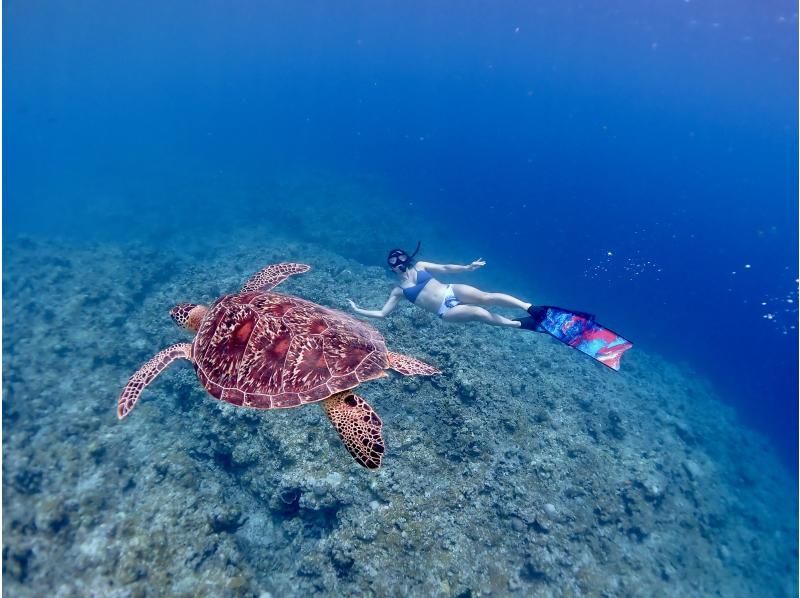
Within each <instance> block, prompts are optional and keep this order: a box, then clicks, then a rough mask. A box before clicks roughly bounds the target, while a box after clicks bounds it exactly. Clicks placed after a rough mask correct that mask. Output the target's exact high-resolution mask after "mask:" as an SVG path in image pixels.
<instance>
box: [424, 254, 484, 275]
mask: <svg viewBox="0 0 800 598" xmlns="http://www.w3.org/2000/svg"><path fill="white" fill-rule="evenodd" d="M415 265H416V267H417V268H418V269H420V270H427V271H428V272H430V273H431V274H457V273H458V272H472V271H473V270H477V269H478V268H482V267H483V266H485V265H486V262H485V261H483V259H481V258H478V259H477V260H475V261H474V262H472V263H471V264H467V265H466V266H458V265H456V264H434V263H433V262H417V263H416V264H415Z"/></svg>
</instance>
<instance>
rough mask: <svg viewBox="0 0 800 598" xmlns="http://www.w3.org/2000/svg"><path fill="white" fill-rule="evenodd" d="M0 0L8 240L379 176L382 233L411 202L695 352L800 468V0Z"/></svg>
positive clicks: (521, 282) (550, 284) (538, 274)
mask: <svg viewBox="0 0 800 598" xmlns="http://www.w3.org/2000/svg"><path fill="white" fill-rule="evenodd" d="M4 16H5V17H6V19H5V28H4V32H5V34H6V35H5V41H4V43H5V47H6V49H7V51H6V52H5V54H4V63H3V66H4V67H5V68H4V71H5V75H6V76H5V85H4V88H3V99H4V116H5V118H4V124H5V127H4V133H3V141H4V146H5V149H6V152H5V160H4V163H3V172H4V174H5V177H4V178H5V186H4V202H3V203H4V207H5V218H4V221H3V230H4V232H5V233H6V235H14V234H16V233H22V232H33V233H36V234H44V235H48V234H52V235H68V236H75V237H80V238H84V239H91V238H109V237H111V238H117V239H119V238H123V239H124V238H137V237H144V238H148V234H152V230H148V226H152V225H151V224H146V225H145V224H137V221H136V220H133V221H131V220H129V219H126V220H125V221H124V222H120V221H116V222H109V221H108V220H109V219H108V218H103V216H102V213H103V210H104V209H105V208H106V207H108V208H110V207H111V206H114V207H119V206H120V205H122V206H125V205H126V204H127V205H128V206H129V207H132V208H133V209H136V206H137V205H146V210H147V211H148V212H151V213H154V212H157V211H158V210H159V207H158V206H159V205H160V204H171V207H172V208H173V209H174V210H175V211H174V212H169V213H170V214H171V215H172V214H176V213H177V214H180V213H182V212H184V213H186V214H187V216H186V218H185V219H181V222H172V223H170V222H162V223H161V226H162V227H163V226H167V227H170V226H174V227H175V228H179V227H180V228H182V229H184V230H186V229H187V228H191V227H195V228H196V231H197V232H198V233H199V234H204V233H205V232H206V231H207V229H208V226H207V223H208V220H209V219H215V218H218V216H217V212H219V211H220V209H221V207H220V206H224V210H225V212H226V213H227V214H228V215H230V216H231V218H232V219H233V220H235V219H236V217H237V214H239V215H241V218H242V219H243V220H244V219H246V218H247V217H250V215H251V213H252V208H253V206H252V205H248V202H251V203H253V204H257V203H258V202H260V201H263V200H262V199H260V198H259V193H258V191H259V188H260V187H259V186H263V185H264V182H265V181H268V180H270V177H271V176H275V175H276V173H280V172H282V171H284V170H287V169H303V168H324V169H328V170H332V171H335V172H338V173H342V174H343V175H345V176H351V175H353V176H358V175H361V176H364V175H369V176H375V177H378V178H380V179H381V180H384V181H386V184H387V185H388V186H390V187H391V188H393V189H395V190H397V192H398V193H397V195H398V196H401V197H403V198H404V199H407V204H406V203H405V202H404V201H401V202H400V203H399V204H398V205H397V206H393V207H392V209H393V210H394V214H395V215H396V218H397V223H398V224H397V230H398V234H397V238H396V239H392V240H391V241H392V242H391V243H390V242H388V241H387V246H388V245H391V244H393V243H395V244H396V243H397V242H402V243H405V244H406V245H407V246H408V247H409V248H410V247H412V246H413V244H414V243H415V242H416V240H417V238H416V236H415V234H416V233H415V231H414V230H413V227H409V228H411V230H407V229H405V228H404V227H403V222H404V219H405V216H406V215H407V214H410V213H414V215H417V216H420V217H422V218H424V219H428V220H431V221H434V222H441V223H446V226H447V227H448V230H449V232H450V234H451V235H452V237H453V242H455V240H456V239H457V240H458V242H459V246H460V247H464V248H469V249H468V250H469V251H471V252H472V254H474V255H472V254H470V255H461V256H456V255H453V256H448V258H450V259H461V260H466V259H472V258H474V257H478V255H481V256H483V257H486V258H487V259H489V261H490V264H491V265H492V266H495V267H496V268H498V269H501V270H502V272H503V273H504V275H505V281H506V282H507V283H508V284H511V285H513V286H514V288H515V290H517V291H519V292H520V293H521V294H525V295H530V294H531V293H533V292H535V293H536V296H534V297H533V300H534V301H535V302H542V303H555V304H565V305H572V306H576V307H577V308H580V309H586V310H591V311H594V312H596V313H599V314H601V315H602V317H603V319H604V320H605V321H607V322H613V323H614V325H615V327H616V328H618V329H621V330H625V331H626V332H627V334H628V335H629V336H630V337H631V338H633V339H634V340H636V341H637V344H638V345H639V346H641V347H643V348H647V349H648V350H651V351H655V352H658V353H661V354H663V355H665V356H667V357H669V358H671V359H675V360H680V361H682V362H687V363H690V364H692V365H693V366H694V367H695V368H696V369H697V371H698V372H699V373H702V375H706V376H709V377H711V378H713V380H714V382H715V383H716V384H717V385H719V386H720V387H721V388H723V389H724V390H725V393H726V396H727V397H728V399H729V400H730V402H731V403H733V404H735V405H736V406H737V408H738V409H739V410H740V412H741V413H742V414H743V417H744V419H746V420H747V421H748V422H749V423H751V424H752V425H753V426H755V427H757V428H758V429H760V430H763V431H764V432H765V433H766V434H768V435H769V437H770V438H771V440H772V441H773V442H774V443H775V445H776V446H778V447H779V448H780V450H781V452H782V454H783V456H784V458H785V460H786V462H787V463H788V464H790V465H791V466H792V467H793V468H794V465H795V464H796V463H797V459H796V447H797V362H798V354H797V327H796V324H797V322H796V321H797V259H796V247H797V201H796V200H797V113H796V112H797V111H796V105H797V73H796V71H797V68H796V66H797V58H796V52H795V48H796V42H797V15H796V7H795V6H794V4H792V3H790V2H777V1H770V2H759V3H748V2H737V3H730V2H722V1H715V2H714V1H712V2H700V1H680V2H678V1H675V2H667V1H663V2H645V3H630V2H607V3H603V6H602V7H601V6H597V5H592V4H591V3H582V2H538V3H536V4H535V5H531V4H530V3H525V2H514V3H505V4H504V5H503V6H502V7H498V6H489V5H487V4H485V3H481V2H469V3H459V4H458V5H453V4H450V3H441V4H436V5H430V3H405V4H404V5H403V6H402V7H401V6H394V7H391V8H390V7H385V6H380V5H373V4H370V3H360V2H352V3H344V4H340V3H337V4H336V5H327V4H324V3H312V4H304V3H300V4H295V3H273V4H269V5H266V4H263V3H236V4H235V5H233V6H230V5H228V4H227V3H223V2H199V3H198V2H191V3H188V2H187V3H182V2H170V3H166V4H157V3H153V4H151V5H148V6H147V7H146V8H145V7H143V6H142V5H140V4H138V3H115V4H113V5H109V4H107V3H103V2H92V1H83V2H78V3H74V2H44V3H25V2H8V3H6V4H5V6H4ZM195 188H201V190H200V191H199V192H198V191H197V190H196V189H195ZM231 189H236V190H242V189H244V190H246V192H243V193H239V194H233V193H232V192H231ZM321 201H325V200H324V199H321ZM343 209H347V208H346V207H343ZM353 209H364V208H363V207H354V208H353ZM163 230H164V229H163V228H160V229H159V231H163ZM167 230H170V229H169V228H168V229H167ZM352 234H353V235H354V236H356V237H358V234H359V232H358V231H353V232H352ZM424 241H426V240H424ZM427 241H428V242H430V241H431V240H427ZM449 243H450V241H449V240H447V239H444V240H443V243H442V244H443V245H444V246H448V244H449ZM374 255H375V256H376V257H377V256H380V253H379V251H378V250H377V248H376V249H374ZM380 257H382V256H380ZM380 257H378V260H379V259H380ZM437 257H439V256H431V258H430V259H434V258H437ZM439 259H442V258H439Z"/></svg>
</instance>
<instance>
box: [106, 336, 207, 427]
mask: <svg viewBox="0 0 800 598" xmlns="http://www.w3.org/2000/svg"><path fill="white" fill-rule="evenodd" d="M176 359H189V360H191V359H192V345H191V344H190V343H179V344H177V345H172V346H171V347H167V348H166V349H164V350H163V351H159V352H158V353H156V354H155V356H153V358H152V359H150V361H148V362H147V363H145V364H144V365H143V366H142V367H140V368H139V369H138V370H137V372H136V373H135V374H134V375H133V376H131V378H130V380H128V383H127V384H126V385H125V388H124V389H123V390H122V394H121V395H120V396H119V401H118V402H117V417H118V418H119V419H122V418H123V417H125V416H126V415H128V414H129V413H130V412H131V410H132V409H133V407H134V405H136V401H138V400H139V395H141V394H142V391H143V390H144V387H145V386H147V385H148V384H150V383H151V382H152V381H153V380H155V377H156V376H158V375H159V374H160V373H161V372H163V371H164V370H165V369H167V367H168V366H169V365H170V364H171V363H172V362H173V361H175V360H176Z"/></svg>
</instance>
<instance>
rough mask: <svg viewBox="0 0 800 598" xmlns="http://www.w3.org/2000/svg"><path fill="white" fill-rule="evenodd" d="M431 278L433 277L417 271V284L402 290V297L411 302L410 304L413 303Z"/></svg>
mask: <svg viewBox="0 0 800 598" xmlns="http://www.w3.org/2000/svg"><path fill="white" fill-rule="evenodd" d="M431 278H433V276H431V275H430V274H429V273H428V272H426V271H425V270H417V284H415V285H414V286H411V287H406V288H404V289H403V295H405V297H406V299H408V300H409V301H411V303H414V302H415V301H416V300H417V297H418V296H419V294H420V293H421V292H422V289H424V288H425V285H426V284H428V281H429V280H430V279H431Z"/></svg>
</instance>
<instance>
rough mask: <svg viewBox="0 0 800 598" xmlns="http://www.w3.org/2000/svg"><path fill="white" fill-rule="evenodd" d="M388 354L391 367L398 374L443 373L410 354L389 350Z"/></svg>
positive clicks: (433, 374) (423, 374) (428, 374)
mask: <svg viewBox="0 0 800 598" xmlns="http://www.w3.org/2000/svg"><path fill="white" fill-rule="evenodd" d="M388 354H389V367H390V368H392V369H393V370H394V371H395V372H397V373H398V374H403V375H404V376H435V375H436V374H441V373H442V372H440V371H439V370H437V369H436V368H435V367H433V366H432V365H428V364H427V363H425V362H424V361H420V360H419V359H414V358H413V357H409V356H408V355H403V354H402V353H393V352H392V351H388Z"/></svg>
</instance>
